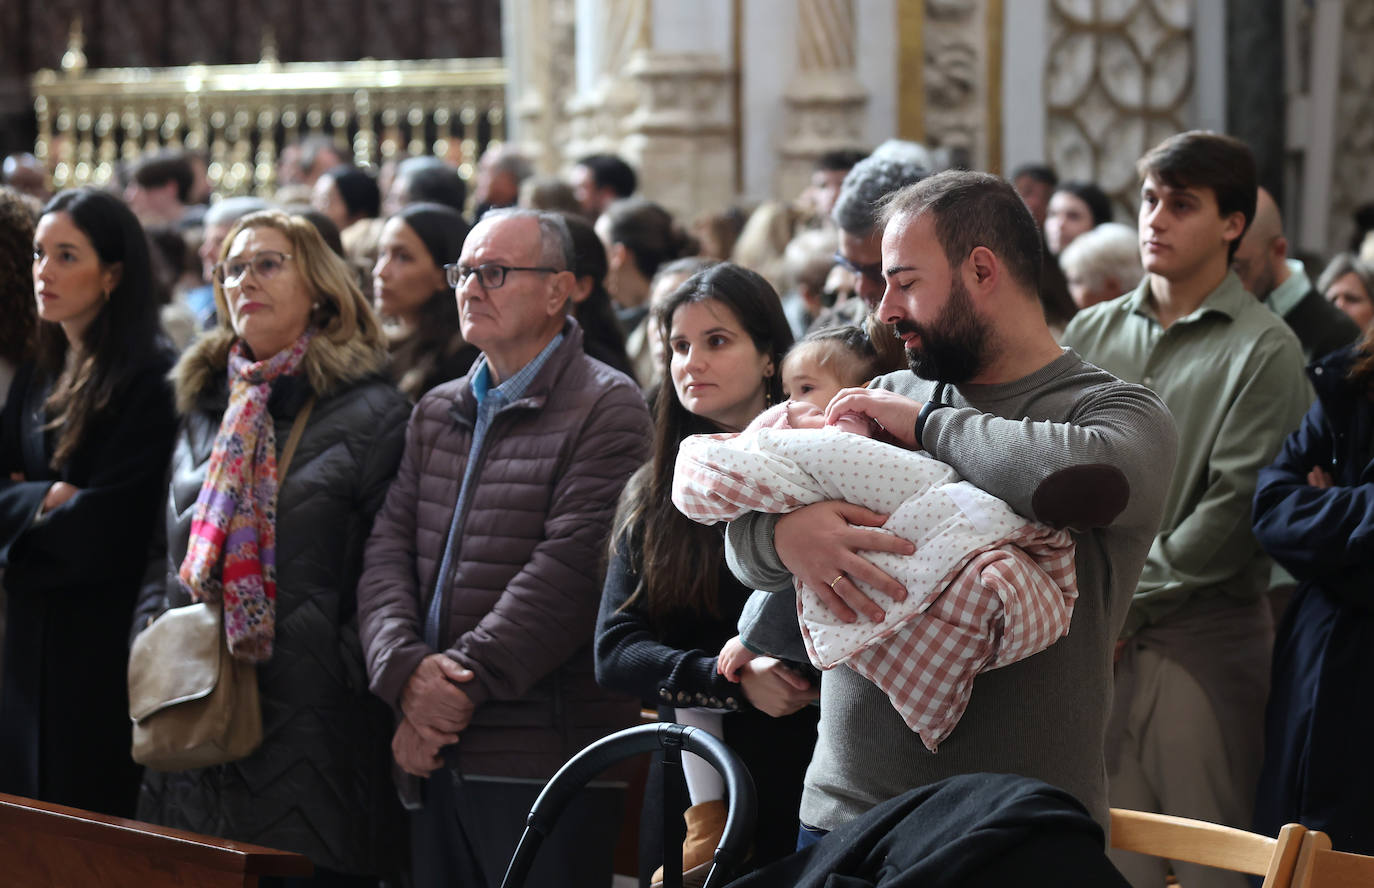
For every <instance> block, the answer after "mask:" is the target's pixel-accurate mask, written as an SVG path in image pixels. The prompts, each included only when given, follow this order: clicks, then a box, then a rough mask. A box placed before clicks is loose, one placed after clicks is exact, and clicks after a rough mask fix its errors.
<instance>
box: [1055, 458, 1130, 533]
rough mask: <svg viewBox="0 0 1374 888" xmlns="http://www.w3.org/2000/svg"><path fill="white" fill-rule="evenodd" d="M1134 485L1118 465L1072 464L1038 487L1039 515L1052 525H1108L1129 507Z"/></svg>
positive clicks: (1076, 528)
mask: <svg viewBox="0 0 1374 888" xmlns="http://www.w3.org/2000/svg"><path fill="white" fill-rule="evenodd" d="M1130 498H1131V485H1130V482H1129V481H1128V480H1127V479H1126V474H1125V473H1124V472H1122V471H1121V470H1120V469H1119V468H1117V467H1116V466H1111V465H1104V464H1100V463H1099V464H1094V465H1086V466H1070V467H1069V468H1067V469H1060V470H1059V471H1057V472H1055V473H1054V474H1052V475H1050V476H1049V477H1048V478H1046V479H1045V480H1044V481H1042V482H1040V485H1039V486H1038V487H1037V488H1036V489H1035V495H1034V496H1033V497H1032V498H1031V508H1032V509H1033V510H1034V512H1035V518H1036V519H1037V520H1039V521H1042V522H1044V523H1045V524H1048V525H1050V526H1051V527H1068V528H1072V529H1074V530H1086V529H1087V528H1090V527H1105V526H1107V525H1109V524H1111V523H1112V522H1113V521H1115V520H1116V518H1117V517H1118V516H1119V515H1120V514H1121V513H1122V512H1124V511H1125V510H1126V505H1127V504H1128V503H1129V502H1130Z"/></svg>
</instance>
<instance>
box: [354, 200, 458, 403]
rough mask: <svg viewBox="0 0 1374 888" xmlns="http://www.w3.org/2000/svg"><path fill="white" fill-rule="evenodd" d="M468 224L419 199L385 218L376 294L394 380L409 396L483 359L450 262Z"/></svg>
mask: <svg viewBox="0 0 1374 888" xmlns="http://www.w3.org/2000/svg"><path fill="white" fill-rule="evenodd" d="M467 234H468V223H467V222H466V221H464V219H463V217H462V216H461V215H459V214H458V211H457V210H455V209H453V208H452V207H447V206H444V205H443V204H434V203H415V204H409V205H407V206H405V207H403V208H401V210H400V212H398V213H397V214H396V215H394V216H392V217H391V218H390V219H388V220H387V221H386V225H385V226H384V227H383V228H382V237H381V240H380V241H379V243H378V252H377V264H376V265H375V266H373V269H372V297H373V300H374V301H373V304H374V305H375V306H376V307H377V313H378V314H380V315H381V316H382V319H383V321H384V329H385V330H386V333H387V344H388V349H389V350H390V352H391V378H392V380H393V381H395V383H396V386H397V388H399V389H400V390H401V392H402V393H403V394H404V395H405V396H406V397H408V398H410V400H411V401H418V400H420V396H421V395H423V394H424V393H425V392H427V391H429V390H430V389H432V388H434V387H435V386H436V385H438V384H439V383H441V382H448V381H449V380H450V379H457V378H458V377H460V376H462V375H463V374H465V373H467V372H468V368H470V367H471V366H472V363H473V361H476V360H477V355H478V350H477V347H476V346H474V345H472V344H470V343H468V342H466V341H465V340H464V339H463V333H462V331H461V330H459V329H458V303H457V300H456V297H455V296H454V293H453V288H452V287H450V286H449V285H448V280H447V278H446V277H445V271H444V266H445V265H449V264H451V263H454V262H457V261H458V256H459V254H461V253H462V252H463V240H464V239H465V238H466V237H467Z"/></svg>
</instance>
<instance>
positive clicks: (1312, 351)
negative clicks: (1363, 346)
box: [1283, 289, 1360, 362]
mask: <svg viewBox="0 0 1374 888" xmlns="http://www.w3.org/2000/svg"><path fill="white" fill-rule="evenodd" d="M1283 319H1284V321H1285V322H1286V323H1287V324H1288V326H1289V327H1290V328H1291V329H1292V330H1293V332H1294V333H1295V334H1296V335H1297V337H1298V341H1299V342H1301V343H1302V356H1303V358H1305V359H1306V360H1307V361H1309V362H1311V361H1315V360H1317V359H1318V358H1324V357H1326V356H1327V355H1329V354H1331V352H1333V351H1335V350H1336V349H1338V348H1345V347H1346V346H1347V345H1350V344H1351V343H1352V342H1354V341H1355V340H1356V339H1358V338H1359V337H1360V328H1359V326H1358V325H1356V323H1355V322H1354V321H1352V320H1350V316H1349V315H1347V314H1346V313H1345V312H1343V311H1341V310H1340V309H1339V308H1337V307H1336V306H1334V305H1332V304H1331V303H1330V302H1328V301H1327V300H1325V299H1323V298H1322V295H1321V294H1320V293H1318V292H1317V291H1316V290H1315V289H1309V290H1308V291H1307V295H1305V296H1303V297H1302V301H1300V302H1299V303H1298V304H1297V305H1295V306H1293V310H1292V311H1290V312H1288V314H1286V315H1284V316H1283Z"/></svg>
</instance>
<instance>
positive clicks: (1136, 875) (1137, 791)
mask: <svg viewBox="0 0 1374 888" xmlns="http://www.w3.org/2000/svg"><path fill="white" fill-rule="evenodd" d="M1134 654H1135V656H1136V663H1137V666H1136V677H1135V682H1136V684H1135V694H1134V696H1133V697H1132V698H1131V703H1130V710H1129V712H1128V713H1127V722H1126V738H1125V740H1124V746H1123V748H1122V750H1121V755H1120V757H1119V762H1118V767H1117V770H1116V772H1114V773H1112V774H1109V775H1108V789H1107V796H1108V799H1109V800H1110V802H1111V805H1112V807H1114V808H1131V809H1134V810H1137V811H1158V812H1162V813H1165V814H1175V815H1178V816H1181V817H1193V818H1196V819H1198V820H1208V821H1211V822H1213V823H1223V824H1226V825H1227V826H1237V827H1240V828H1242V829H1244V828H1248V826H1249V823H1250V817H1251V813H1252V809H1253V807H1254V788H1253V787H1250V786H1245V787H1237V786H1235V785H1234V781H1233V779H1232V778H1231V769H1230V765H1229V762H1228V760H1227V755H1226V743H1225V740H1224V739H1223V736H1222V731H1221V726H1220V725H1219V724H1218V722H1217V717H1216V714H1215V712H1214V711H1213V709H1212V704H1211V701H1210V700H1208V698H1207V694H1206V692H1205V691H1204V690H1203V689H1202V686H1201V685H1200V684H1198V682H1197V680H1196V679H1195V678H1193V677H1192V676H1191V675H1189V674H1188V672H1187V670H1185V669H1184V668H1183V667H1182V666H1180V665H1178V664H1177V663H1175V662H1174V661H1172V660H1169V659H1167V658H1165V657H1163V656H1161V655H1160V654H1159V653H1158V652H1156V651H1154V650H1150V649H1142V650H1137V651H1135V652H1134ZM1109 856H1110V857H1111V860H1112V863H1114V864H1116V867H1117V869H1119V870H1121V872H1122V874H1123V875H1124V876H1125V877H1126V878H1127V879H1128V880H1129V881H1130V883H1131V885H1132V886H1134V888H1162V886H1163V885H1164V878H1165V873H1166V871H1167V869H1168V868H1169V867H1170V865H1171V864H1170V862H1169V861H1165V860H1161V859H1159V858H1155V857H1146V856H1144V855H1141V854H1133V853H1131V852H1129V851H1111V852H1109ZM1172 868H1173V871H1174V875H1176V876H1177V877H1178V880H1179V882H1180V884H1181V885H1182V888H1247V886H1248V884H1249V883H1248V882H1247V878H1246V877H1245V876H1244V875H1242V874H1240V873H1233V872H1227V871H1225V870H1217V869H1212V868H1211V867H1204V866H1198V865H1197V864H1191V863H1173V864H1172Z"/></svg>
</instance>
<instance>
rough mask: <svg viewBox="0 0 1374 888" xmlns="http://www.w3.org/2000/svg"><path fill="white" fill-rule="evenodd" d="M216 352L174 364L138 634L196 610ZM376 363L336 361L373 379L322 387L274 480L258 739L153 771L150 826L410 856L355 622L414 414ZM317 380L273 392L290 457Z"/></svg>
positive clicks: (218, 401)
mask: <svg viewBox="0 0 1374 888" xmlns="http://www.w3.org/2000/svg"><path fill="white" fill-rule="evenodd" d="M321 344H322V347H323V348H325V349H326V350H329V349H335V348H339V347H338V346H330V345H329V344H328V343H327V342H325V340H324V337H323V336H317V337H316V338H315V340H314V341H312V343H311V352H314V351H315V350H316V349H317V348H318V347H321ZM214 351H215V349H213V348H212V347H210V346H207V347H204V348H201V349H197V348H196V347H193V349H192V352H191V353H189V354H188V355H187V358H185V359H183V362H182V366H180V367H179V368H178V374H179V379H178V396H179V397H178V400H179V401H181V402H182V403H183V405H184V404H185V401H186V400H187V398H188V397H189V398H191V399H192V400H193V402H194V403H193V406H192V407H191V409H189V410H188V411H187V413H186V415H185V417H184V420H183V425H182V431H181V434H180V435H179V436H178V437H177V442H176V448H175V451H174V453H173V458H172V474H171V485H170V489H169V490H168V491H167V493H168V496H167V499H166V521H165V531H166V533H165V540H166V542H165V545H163V546H160V547H158V549H159V550H158V551H155V552H154V555H153V558H152V560H151V562H150V563H149V565H148V572H147V579H146V581H145V586H144V589H143V592H142V595H141V597H140V601H139V609H138V614H137V618H136V619H137V623H136V627H135V628H138V627H141V626H143V625H144V624H145V623H146V621H147V619H149V618H150V617H152V616H154V615H156V614H157V613H159V612H160V611H161V610H163V609H164V608H166V607H169V606H172V607H176V606H181V605H185V604H187V603H189V601H188V598H187V597H186V594H185V592H184V591H183V589H182V587H181V585H180V583H179V582H178V581H177V579H176V573H177V570H178V568H179V566H180V564H181V561H182V558H183V557H184V556H185V553H186V544H187V538H188V535H189V532H190V522H191V515H192V511H193V507H194V505H195V502H196V497H197V495H198V494H199V492H200V488H201V484H202V482H203V481H204V479H205V471H206V465H207V462H208V460H209V458H210V451H211V449H212V447H213V446H214V441H215V437H216V435H217V434H218V432H219V427H220V419H221V417H222V416H223V414H224V410H225V407H226V405H227V381H226V380H227V377H226V375H225V371H224V369H223V365H222V364H221V363H220V362H219V361H218V360H216V359H215V356H214V354H213V353H214ZM370 354H371V353H368V355H370ZM355 357H356V356H355ZM364 357H367V355H364ZM306 360H307V362H308V363H309V362H310V361H311V360H312V357H311V353H307V359H306ZM317 363H318V362H317ZM380 363H381V362H380V360H378V361H377V362H376V364H375V365H374V367H373V368H372V369H373V371H374V372H370V373H369V372H368V369H369V368H368V365H367V362H366V361H364V362H362V365H361V367H359V366H357V365H356V364H355V363H354V362H351V361H349V362H344V361H337V362H331V366H333V365H335V364H338V365H341V366H348V365H349V364H354V367H353V372H354V373H363V374H365V375H363V376H361V377H358V376H351V375H350V376H346V377H344V378H342V379H337V380H335V381H334V384H333V386H332V387H331V388H330V389H329V390H328V391H327V393H326V394H323V395H320V396H318V398H317V401H316V403H315V405H314V407H313V410H312V412H311V414H310V417H309V420H308V422H307V424H306V427H305V432H304V434H303V436H302V437H301V439H300V444H299V446H298V447H297V449H296V453H295V456H294V458H293V459H292V462H291V464H290V467H289V469H288V473H287V476H286V478H285V479H284V480H283V481H282V482H281V484H280V487H279V489H278V499H277V553H276V554H277V603H276V637H275V642H274V651H273V655H272V658H271V659H270V660H268V661H267V662H265V663H261V664H259V666H258V669H257V674H258V687H259V692H260V696H261V701H262V716H263V742H262V745H261V746H260V747H259V748H258V749H257V750H256V751H255V752H254V753H253V754H252V755H250V756H248V757H247V758H245V759H242V760H240V761H237V762H232V763H229V764H227V765H220V766H215V767H210V768H204V769H199V770H193V771H183V772H174V773H158V772H153V771H149V772H147V774H145V776H144V780H143V790H142V793H141V795H140V798H139V805H138V814H139V817H140V819H144V820H150V821H153V822H155V823H160V824H163V825H166V826H173V827H179V828H182V829H189V830H193V831H195V832H200V833H206V834H209V835H215V836H221V837H224V838H229V839H236V840H239V841H246V842H252V843H255V844H260V845H267V846H269V847H273V848H282V849H285V850H288V851H296V852H299V853H301V854H304V855H306V856H307V857H309V858H310V859H311V860H312V861H314V863H315V864H316V865H317V866H322V867H326V868H328V869H331V870H336V871H341V872H346V873H354V874H360V875H366V874H383V873H385V872H387V871H388V870H389V869H391V868H392V867H393V866H394V865H395V864H396V863H398V862H399V861H400V860H403V859H404V856H405V848H406V846H405V841H404V832H403V830H404V825H403V819H404V814H403V813H402V811H401V809H400V806H399V803H398V802H397V800H396V797H395V791H394V789H393V787H392V783H391V770H390V768H391V764H390V763H391V753H390V741H391V733H392V730H391V729H392V722H391V714H390V712H389V711H388V710H387V708H386V707H385V706H384V705H383V704H382V703H381V702H380V701H379V700H377V699H376V698H375V697H373V696H372V695H371V694H370V693H369V692H368V689H367V676H366V674H365V673H364V670H363V655H362V647H361V644H360V643H359V640H358V631H357V617H356V611H357V596H356V587H357V582H358V575H359V573H360V572H361V568H362V552H363V543H364V542H365V541H366V540H367V537H368V534H369V532H370V531H371V528H372V519H373V516H374V515H375V513H376V511H377V509H378V508H379V507H380V506H381V503H382V498H383V497H384V496H385V494H386V490H387V487H388V485H389V483H390V481H391V477H392V475H393V474H394V473H395V471H396V466H397V465H398V463H399V461H400V457H401V449H402V446H403V443H404V436H405V425H406V418H407V416H408V415H409V406H408V405H407V403H406V401H405V399H404V398H403V397H402V396H401V394H400V393H399V392H398V391H397V390H396V388H395V387H394V386H393V385H391V383H390V382H387V381H386V380H384V379H383V378H382V377H380V376H379V375H377V374H376V372H375V370H377V369H380ZM336 369H337V368H336ZM307 375H308V376H309V377H310V378H318V377H319V375H320V374H319V373H309V374H302V375H300V376H294V377H283V378H281V379H279V380H278V381H277V382H276V384H275V385H274V387H273V391H272V394H271V397H270V398H269V400H268V409H269V411H270V412H271V414H272V417H273V420H274V422H275V430H276V437H277V447H278V451H279V452H280V449H281V448H282V447H283V446H284V445H285V442H286V439H287V437H288V436H289V435H290V431H291V425H292V422H293V420H294V419H295V417H296V415H297V413H298V412H299V411H300V410H301V408H302V407H303V406H304V403H305V401H306V400H307V398H308V397H309V394H310V389H309V386H308V384H307V382H306V379H307ZM183 410H186V407H185V406H183Z"/></svg>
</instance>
